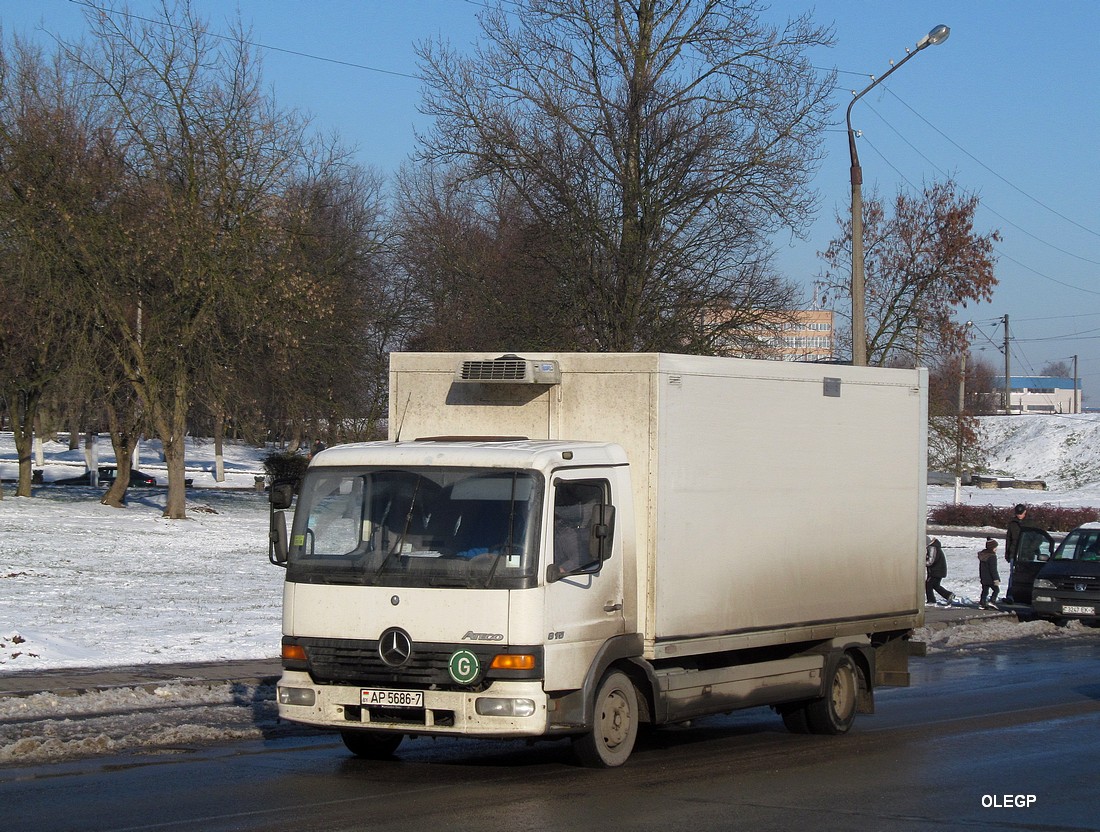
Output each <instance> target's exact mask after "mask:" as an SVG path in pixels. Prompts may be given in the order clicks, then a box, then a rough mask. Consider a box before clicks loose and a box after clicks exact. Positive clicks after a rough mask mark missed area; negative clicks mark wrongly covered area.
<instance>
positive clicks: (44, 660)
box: [0, 416, 1100, 674]
mask: <svg viewBox="0 0 1100 832" xmlns="http://www.w3.org/2000/svg"><path fill="white" fill-rule="evenodd" d="M984 421H985V423H986V429H987V430H989V431H990V434H991V436H993V437H994V438H995V440H996V441H995V445H994V448H995V453H994V455H993V456H994V458H993V468H994V470H996V471H998V472H1000V473H1005V474H1013V475H1015V476H1018V477H1022V478H1048V480H1049V481H1050V482H1051V484H1052V486H1053V489H1052V490H1051V491H1047V492H1035V491H1017V490H979V489H973V488H964V489H963V494H962V498H963V499H964V500H966V501H968V502H971V503H974V504H975V505H986V504H991V503H992V504H994V505H1012V504H1014V503H1016V502H1029V503H1033V504H1039V503H1052V504H1057V505H1065V506H1100V435H1098V434H1097V433H1096V431H1097V430H1098V426H1100V417H1096V416H1082V417H1065V416H1061V417H1054V416H1052V417H1045V416H1027V417H1014V418H1009V419H1004V418H993V419H986V420H984ZM104 444H105V445H107V448H106V449H105V450H102V451H101V452H100V459H99V463H100V464H110V463H111V462H112V461H113V458H112V457H111V455H110V450H109V443H104ZM158 450H159V446H158V444H157V443H155V442H148V443H146V444H145V445H144V446H143V451H142V457H141V464H140V466H139V467H140V468H141V470H143V471H146V472H148V473H150V474H153V475H155V476H158V477H163V476H164V475H165V468H164V465H163V463H162V462H160V461H159V456H158ZM264 453H265V452H264V451H263V450H262V449H256V448H250V447H247V446H242V445H229V444H227V446H226V470H227V474H228V478H227V482H226V483H224V484H221V485H218V484H216V483H215V482H214V478H213V473H212V472H213V446H212V444H209V443H192V444H191V445H189V447H188V452H187V455H188V474H187V475H188V476H189V477H193V478H194V480H195V488H194V489H192V490H191V491H189V493H188V516H189V519H188V520H185V521H168V520H164V519H162V518H161V513H162V510H163V507H164V500H165V496H166V491H165V490H159V489H140V490H133V491H131V493H130V498H129V504H128V505H127V507H126V508H124V509H111V508H107V507H106V506H102V505H100V504H99V501H98V496H99V494H100V493H101V492H99V491H97V490H95V489H92V488H89V487H71V486H70V487H62V486H51V485H48V484H47V485H45V486H39V487H36V488H35V496H34V497H33V498H32V499H15V498H13V497H12V496H11V495H12V492H13V488H12V485H11V483H10V482H7V483H5V485H4V486H3V487H4V489H5V498H4V499H3V500H2V501H0V674H2V673H4V672H6V671H17V670H37V669H47V668H64V667H102V666H120V665H131V664H143V663H156V662H189V661H212V660H222V659H254V658H271V657H275V656H277V655H278V652H279V640H280V631H281V626H280V625H281V613H280V604H281V583H282V578H283V571H282V570H281V569H279V568H277V567H274V566H272V565H271V564H269V563H268V561H267V504H266V502H265V496H264V495H263V494H262V493H260V492H256V491H255V490H254V477H255V475H257V474H261V473H262V465H261V462H260V460H261V458H262V457H263V455H264ZM82 459H83V454H82V451H69V450H68V449H67V447H66V446H64V445H57V444H55V443H47V444H46V447H45V462H46V465H45V466H44V470H45V472H46V475H45V479H46V482H47V483H49V482H50V481H51V480H53V479H56V478H58V477H61V476H72V475H74V474H77V473H80V471H81V470H82V464H83V463H82ZM16 472H17V469H16V465H15V449H14V445H13V442H12V437H11V434H10V433H7V434H4V433H0V477H2V478H3V479H5V480H11V479H13V478H14V477H15V476H16ZM1086 474H1087V476H1088V477H1090V478H1091V479H1088V481H1087V482H1086V481H1083V478H1085V477H1086ZM953 497H954V489H953V488H950V487H930V488H929V490H928V500H929V505H936V504H939V503H943V502H950V501H951V500H952V499H953ZM941 541H942V543H943V545H944V551H945V553H946V555H947V558H948V570H949V571H948V577H947V579H946V580H945V581H944V586H945V587H946V588H948V589H949V590H951V591H952V592H955V593H956V594H957V595H958V596H960V597H970V598H974V599H976V598H977V597H978V595H979V594H980V585H979V583H978V577H977V575H978V562H977V552H978V550H979V549H980V548H981V546H982V541H981V540H979V539H977V538H963V537H941ZM1000 565H1001V573H1002V589H1003V588H1004V587H1006V586H1007V577H1008V575H1007V569H1005V568H1004V567H1005V564H1004V561H1003V560H1001V561H1000ZM983 627H985V628H986V632H981V633H979V632H976V630H975V628H974V627H971V628H968V629H967V634H966V635H963V634H961V633H954V634H944V633H937V634H935V637H934V638H932V637H931V636H930V639H929V640H930V641H932V643H933V645H936V644H946V643H948V641H947V640H948V639H950V638H955V639H956V640H958V639H964V638H973V639H977V640H986V641H992V640H997V639H998V638H1007V637H1015V636H1018V635H1026V634H1030V632H1031V630H1032V629H1035V630H1036V631H1037V632H1038V631H1042V632H1043V633H1047V634H1049V632H1048V631H1053V629H1054V628H1052V627H1051V626H1050V625H1046V624H1028V625H1020V624H1017V623H1015V622H1014V621H998V622H997V623H996V624H992V625H983ZM979 629H980V628H979ZM1071 629H1072V628H1071ZM1063 632H1064V631H1063ZM956 643H957V641H956Z"/></svg>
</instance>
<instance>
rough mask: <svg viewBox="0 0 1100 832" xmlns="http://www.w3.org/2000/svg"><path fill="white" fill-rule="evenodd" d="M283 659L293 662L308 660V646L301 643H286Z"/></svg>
mask: <svg viewBox="0 0 1100 832" xmlns="http://www.w3.org/2000/svg"><path fill="white" fill-rule="evenodd" d="M283 660H284V661H291V662H304V661H305V660H306V648H304V647H303V646H302V645H300V644H284V645H283Z"/></svg>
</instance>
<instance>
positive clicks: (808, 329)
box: [779, 309, 836, 361]
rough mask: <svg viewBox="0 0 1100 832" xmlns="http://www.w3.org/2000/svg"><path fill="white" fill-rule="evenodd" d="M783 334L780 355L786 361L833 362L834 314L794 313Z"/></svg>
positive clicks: (821, 310) (817, 311) (823, 311)
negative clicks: (792, 319)
mask: <svg viewBox="0 0 1100 832" xmlns="http://www.w3.org/2000/svg"><path fill="white" fill-rule="evenodd" d="M793 314H794V316H795V317H794V321H793V322H792V323H791V324H790V325H789V328H788V329H787V330H786V331H785V332H784V333H783V336H782V343H781V344H780V345H779V354H780V356H781V357H782V358H783V360H784V361H831V360H833V359H834V358H835V357H836V356H835V353H834V347H835V338H834V332H833V313H832V312H831V311H829V310H825V309H808V310H799V311H797V312H794V313H793Z"/></svg>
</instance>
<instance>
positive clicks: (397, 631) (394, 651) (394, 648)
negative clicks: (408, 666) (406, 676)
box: [378, 627, 412, 667]
mask: <svg viewBox="0 0 1100 832" xmlns="http://www.w3.org/2000/svg"><path fill="white" fill-rule="evenodd" d="M411 655H412V639H411V638H409V634H408V633H406V632H405V631H404V630H402V629H401V628H400V627H390V629H388V630H386V632H384V633H382V637H381V638H380V639H378V656H379V658H381V659H382V661H383V662H384V663H385V664H387V665H389V666H390V667H400V666H401V665H403V664H404V663H405V662H407V661H408V660H409V657H410V656H411Z"/></svg>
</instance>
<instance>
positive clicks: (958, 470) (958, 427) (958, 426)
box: [955, 350, 967, 505]
mask: <svg viewBox="0 0 1100 832" xmlns="http://www.w3.org/2000/svg"><path fill="white" fill-rule="evenodd" d="M966 352H967V351H966V350H963V354H962V358H961V359H960V361H959V415H958V417H957V419H956V423H955V505H958V504H959V502H960V500H961V497H962V458H963V412H964V411H965V410H966Z"/></svg>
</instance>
